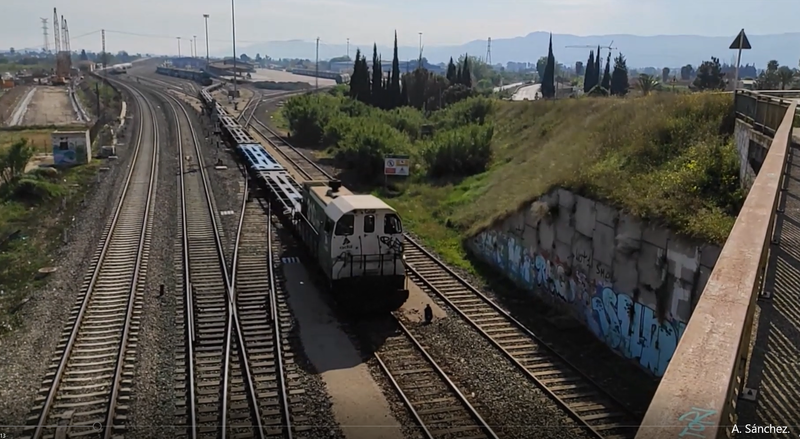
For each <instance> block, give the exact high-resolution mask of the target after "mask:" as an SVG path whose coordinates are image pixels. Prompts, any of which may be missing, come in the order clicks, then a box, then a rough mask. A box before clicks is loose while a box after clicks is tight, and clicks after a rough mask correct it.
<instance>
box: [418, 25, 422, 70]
mask: <svg viewBox="0 0 800 439" xmlns="http://www.w3.org/2000/svg"><path fill="white" fill-rule="evenodd" d="M417 68H420V69H421V68H422V32H419V61H417Z"/></svg>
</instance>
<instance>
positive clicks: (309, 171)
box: [250, 118, 333, 180]
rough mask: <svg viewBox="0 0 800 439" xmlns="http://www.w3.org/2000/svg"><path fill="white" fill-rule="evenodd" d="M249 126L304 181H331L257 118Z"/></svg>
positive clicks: (321, 170)
mask: <svg viewBox="0 0 800 439" xmlns="http://www.w3.org/2000/svg"><path fill="white" fill-rule="evenodd" d="M250 126H251V127H252V128H253V129H254V130H255V131H256V132H257V133H258V134H259V135H260V136H261V137H263V138H264V139H266V140H267V142H269V143H270V144H271V145H272V146H273V148H274V149H275V150H276V151H277V152H278V153H279V154H280V155H281V156H283V158H285V159H286V160H287V161H288V162H289V163H291V164H292V166H294V167H295V169H296V170H297V171H298V172H300V173H301V174H302V176H303V178H305V179H306V180H331V179H333V177H332V176H331V175H330V174H328V173H327V172H325V171H324V170H323V169H322V168H321V167H319V165H317V164H316V163H314V162H313V161H312V160H311V159H309V158H308V157H306V156H305V155H304V154H303V153H302V152H300V151H299V150H297V148H295V147H294V146H292V145H290V144H288V143H287V142H286V141H285V140H283V138H282V137H281V136H279V135H278V133H276V132H275V131H274V130H273V129H272V128H270V127H268V126H267V125H266V124H265V123H264V122H261V121H260V120H258V118H251V119H250Z"/></svg>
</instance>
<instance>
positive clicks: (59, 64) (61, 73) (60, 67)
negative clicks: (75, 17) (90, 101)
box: [50, 8, 69, 85]
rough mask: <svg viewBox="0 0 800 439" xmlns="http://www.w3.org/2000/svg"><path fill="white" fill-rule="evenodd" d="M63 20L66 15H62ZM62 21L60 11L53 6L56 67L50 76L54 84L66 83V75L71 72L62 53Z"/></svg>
mask: <svg viewBox="0 0 800 439" xmlns="http://www.w3.org/2000/svg"><path fill="white" fill-rule="evenodd" d="M61 20H62V21H63V20H64V17H63V16H62V17H61ZM59 23H61V22H60V21H59V20H58V11H57V10H56V8H53V35H54V38H55V43H56V44H55V47H54V48H53V49H54V52H55V54H56V69H55V72H54V74H53V76H52V77H51V78H50V83H51V84H53V85H64V84H65V80H64V78H65V76H66V75H67V74H68V73H69V68H68V67H67V68H66V69H65V65H64V54H63V53H62V46H61V26H60V25H59Z"/></svg>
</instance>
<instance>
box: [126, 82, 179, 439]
mask: <svg viewBox="0 0 800 439" xmlns="http://www.w3.org/2000/svg"><path fill="white" fill-rule="evenodd" d="M148 96H152V95H151V94H148ZM155 104H157V105H158V107H160V108H156V109H155V111H156V115H155V116H156V117H157V120H158V122H159V126H158V132H159V136H160V138H159V140H160V141H159V158H158V160H159V163H158V166H159V169H158V177H157V178H158V182H157V185H158V186H157V188H156V194H155V195H156V201H155V204H154V205H153V213H152V219H153V228H152V236H151V240H150V260H149V265H148V268H147V279H146V284H147V287H146V290H145V291H146V292H145V295H144V303H143V305H142V317H141V329H140V332H139V340H138V344H137V348H138V352H137V353H138V355H139V357H138V359H137V362H136V368H135V370H134V374H135V378H134V386H133V392H134V394H133V395H132V398H131V404H130V413H129V418H130V419H131V420H132V423H131V424H132V425H130V427H129V428H130V429H129V430H128V432H127V434H126V437H129V438H133V439H136V438H141V439H147V438H153V437H171V436H173V435H174V434H175V433H177V432H176V431H174V429H173V428H170V427H164V426H170V425H172V424H173V423H174V422H173V420H174V419H173V417H172V412H173V410H174V407H175V405H174V401H173V383H174V381H173V379H174V378H173V371H174V369H175V367H174V355H173V353H174V349H173V346H172V335H173V334H174V333H175V324H176V323H175V315H176V311H175V309H176V304H175V302H176V300H175V298H176V294H174V293H175V291H176V289H177V287H176V281H175V276H176V275H179V274H176V273H175V269H174V265H173V261H174V257H175V256H174V246H175V237H176V236H177V235H178V229H177V228H178V225H177V220H178V218H177V208H178V206H177V200H178V198H177V197H178V193H177V180H176V175H177V174H176V172H177V167H178V165H177V155H178V154H177V150H176V148H175V147H174V145H176V139H175V125H174V120H172V115H171V113H168V112H166V111H165V106H164V102H161V101H155ZM154 106H155V105H154ZM168 115H169V117H167V116H168ZM161 284H164V286H165V294H164V296H163V297H160V296H159V285H161Z"/></svg>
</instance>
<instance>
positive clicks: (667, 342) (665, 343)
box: [473, 230, 686, 377]
mask: <svg viewBox="0 0 800 439" xmlns="http://www.w3.org/2000/svg"><path fill="white" fill-rule="evenodd" d="M524 244H525V243H524V241H523V240H522V239H520V238H519V237H517V236H514V235H510V234H505V233H501V232H497V231H494V230H488V231H485V232H483V233H481V234H479V235H478V236H476V237H475V238H474V240H473V247H474V248H475V249H476V251H477V252H478V253H479V255H480V256H481V257H482V258H483V259H485V260H486V261H487V262H489V263H491V264H492V265H494V266H496V267H497V268H499V269H500V270H502V271H503V272H504V273H506V274H507V276H509V277H510V278H511V280H513V281H514V282H516V283H517V284H519V285H521V286H522V287H524V288H526V289H529V290H532V291H537V292H539V293H541V292H544V293H546V294H549V295H550V296H552V297H553V298H555V299H557V300H559V301H561V302H563V303H565V304H567V305H568V306H569V307H570V308H572V310H573V313H574V315H575V316H576V317H577V318H578V319H579V320H581V321H582V322H583V323H584V324H585V325H586V326H587V327H588V328H589V329H590V330H591V331H592V332H593V333H594V334H595V336H597V337H598V338H599V339H601V340H603V341H604V342H605V343H606V344H607V345H608V346H609V347H610V348H612V349H614V350H615V351H617V352H618V353H619V354H620V355H622V356H624V357H626V358H629V359H631V360H634V361H637V362H638V363H639V364H640V365H641V366H642V367H643V368H645V369H647V370H648V371H650V372H651V373H652V374H654V375H655V376H659V377H660V376H662V375H663V374H664V372H665V371H666V368H667V364H668V363H669V360H670V359H671V358H672V355H673V353H674V352H675V348H676V347H677V346H678V340H680V337H681V335H683V332H684V330H685V329H686V324H685V323H683V322H680V321H677V320H674V319H673V318H671V317H668V318H666V319H664V320H663V321H661V322H659V321H658V316H657V314H656V312H655V310H653V309H651V308H649V307H647V306H645V305H642V304H641V303H638V302H636V301H635V300H633V299H632V298H631V296H629V295H626V294H623V293H620V292H616V291H614V289H613V285H612V283H611V278H612V276H611V273H610V272H609V271H610V270H607V269H603V268H601V266H600V265H598V264H594V266H593V264H592V261H591V256H590V255H575V260H576V262H577V263H576V264H575V265H576V267H574V268H573V266H572V264H570V263H569V262H568V261H561V260H560V259H559V258H558V256H556V255H554V254H550V253H548V252H545V251H537V250H536V249H532V248H530V247H526V246H525V245H524ZM578 258H581V260H580V261H578ZM579 267H584V268H579ZM585 267H591V268H589V269H586V268H585ZM599 267H600V268H599ZM587 271H588V273H587Z"/></svg>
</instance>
